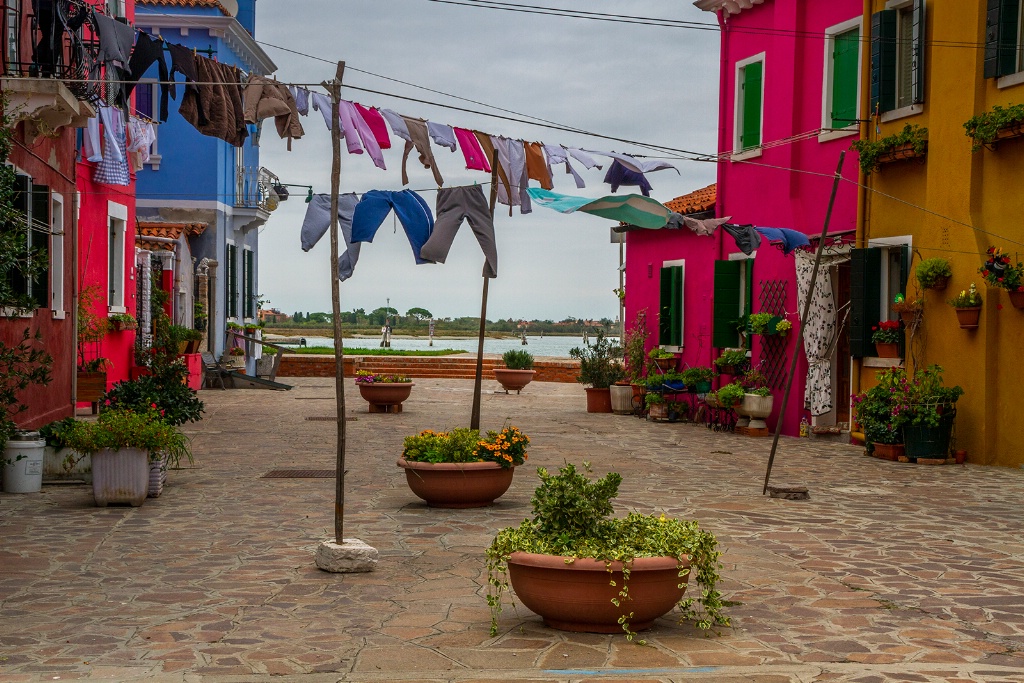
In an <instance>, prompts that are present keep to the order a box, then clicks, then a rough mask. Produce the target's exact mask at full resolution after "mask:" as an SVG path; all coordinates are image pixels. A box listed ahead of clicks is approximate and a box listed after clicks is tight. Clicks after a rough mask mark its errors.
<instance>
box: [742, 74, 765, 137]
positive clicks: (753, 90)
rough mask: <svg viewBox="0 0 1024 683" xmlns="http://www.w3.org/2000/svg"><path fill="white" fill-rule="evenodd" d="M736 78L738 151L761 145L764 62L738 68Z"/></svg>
mask: <svg viewBox="0 0 1024 683" xmlns="http://www.w3.org/2000/svg"><path fill="white" fill-rule="evenodd" d="M736 76H737V82H738V83H739V91H738V93H737V95H738V97H737V102H736V118H737V121H736V123H737V133H738V143H739V144H738V149H739V150H747V149H753V148H755V147H759V146H760V145H761V119H762V116H761V105H762V103H763V93H764V61H763V60H762V61H752V62H750V63H748V64H743V65H740V66H738V67H737V74H736Z"/></svg>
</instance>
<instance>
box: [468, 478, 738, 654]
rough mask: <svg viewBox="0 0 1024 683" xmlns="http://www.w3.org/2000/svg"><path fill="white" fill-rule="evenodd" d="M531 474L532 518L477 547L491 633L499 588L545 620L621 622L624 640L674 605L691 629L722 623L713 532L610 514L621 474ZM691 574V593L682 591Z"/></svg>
mask: <svg viewBox="0 0 1024 683" xmlns="http://www.w3.org/2000/svg"><path fill="white" fill-rule="evenodd" d="M584 468H585V469H586V470H587V472H589V471H590V467H589V465H588V464H587V463H584ZM537 475H538V476H539V477H540V480H541V483H540V485H539V486H538V487H537V489H536V490H535V491H534V494H533V497H532V505H533V518H532V519H526V520H523V522H522V524H520V525H519V526H515V527H508V528H505V529H502V530H501V531H499V532H498V534H497V536H495V538H494V540H493V541H492V542H491V545H490V547H489V548H488V549H487V569H488V583H489V586H490V588H489V591H488V595H487V604H488V605H489V606H490V608H491V635H497V633H498V618H499V616H500V615H501V608H502V602H503V600H502V598H503V595H504V593H505V592H506V591H507V590H508V588H509V587H511V588H512V590H514V591H515V594H516V595H517V596H518V597H519V599H520V600H521V601H522V603H523V604H524V605H525V606H526V607H528V608H529V609H531V610H533V611H534V612H536V613H537V614H539V615H540V616H541V617H542V618H543V619H544V623H545V624H547V625H548V626H549V627H551V628H557V629H562V630H568V631H586V632H595V633H615V632H618V631H619V630H622V631H625V633H626V637H627V638H629V639H632V638H633V636H634V635H635V633H636V631H640V630H642V629H645V628H648V627H649V626H650V625H651V624H652V623H653V621H654V620H655V619H657V618H658V617H660V616H662V615H664V614H666V613H667V612H669V611H670V610H671V609H672V608H673V607H674V606H676V605H678V606H679V607H680V609H681V610H682V617H683V619H689V620H692V621H693V622H694V623H695V624H696V626H697V627H699V628H701V629H711V628H713V627H714V626H716V625H720V626H727V625H728V624H729V619H728V617H727V616H726V615H725V614H724V613H723V611H722V610H723V603H722V598H721V594H720V593H719V592H718V590H717V583H718V580H719V575H718V571H719V569H720V568H721V565H720V564H719V562H718V558H719V555H720V552H719V550H718V542H717V540H716V539H715V537H714V535H713V534H711V533H710V532H707V531H704V530H702V529H701V528H700V527H699V526H698V524H697V523H696V522H692V521H683V520H678V519H670V518H667V517H666V516H665V515H664V514H662V515H660V516H659V515H654V514H651V515H644V514H641V513H639V512H636V511H634V512H630V513H629V514H628V515H627V516H626V517H625V518H616V517H613V516H612V512H613V507H612V503H611V501H612V499H613V498H615V497H616V496H617V495H618V489H619V484H620V483H621V481H622V477H621V476H619V475H618V474H617V473H615V472H609V473H608V474H606V475H605V476H604V477H602V478H601V479H598V480H596V481H593V482H592V481H590V480H589V479H588V477H587V476H586V475H585V474H584V473H583V472H578V471H577V470H576V467H575V466H574V465H572V464H566V465H565V466H564V467H562V468H560V469H559V472H558V474H554V475H552V474H548V472H547V471H546V470H545V469H543V468H539V469H538V470H537ZM691 575H692V576H694V577H695V579H696V582H697V587H696V589H697V590H696V597H694V598H688V599H683V594H684V591H685V590H686V586H687V583H688V581H689V578H690V576H691Z"/></svg>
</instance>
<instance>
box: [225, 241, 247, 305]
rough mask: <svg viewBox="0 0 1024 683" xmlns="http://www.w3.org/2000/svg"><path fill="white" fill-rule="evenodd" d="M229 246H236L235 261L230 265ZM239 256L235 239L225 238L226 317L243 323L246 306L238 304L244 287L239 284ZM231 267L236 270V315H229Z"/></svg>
mask: <svg viewBox="0 0 1024 683" xmlns="http://www.w3.org/2000/svg"><path fill="white" fill-rule="evenodd" d="M228 247H234V248H235V262H234V263H232V264H230V266H229V265H228V264H229V261H228ZM238 256H239V249H238V245H237V244H236V243H235V240H224V315H225V318H226V319H227V320H230V321H232V322H237V323H241V322H243V321H244V320H245V318H244V317H243V316H244V314H245V309H244V308H240V307H239V306H238V295H239V293H240V292H241V291H242V287H240V286H239V282H238V280H239V277H240V274H239V270H240V269H239V268H238ZM229 268H234V271H235V315H229V312H230V311H231V299H230V297H228V287H227V284H228V269H229Z"/></svg>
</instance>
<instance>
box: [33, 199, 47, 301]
mask: <svg viewBox="0 0 1024 683" xmlns="http://www.w3.org/2000/svg"><path fill="white" fill-rule="evenodd" d="M28 246H29V249H31V250H32V259H33V262H37V263H39V264H40V266H41V268H40V269H39V272H38V273H36V276H35V279H33V280H32V299H33V301H35V302H36V304H37V305H38V306H39V307H40V308H49V307H50V188H49V187H47V186H46V185H36V184H35V183H33V184H32V229H31V230H30V231H29V244H28Z"/></svg>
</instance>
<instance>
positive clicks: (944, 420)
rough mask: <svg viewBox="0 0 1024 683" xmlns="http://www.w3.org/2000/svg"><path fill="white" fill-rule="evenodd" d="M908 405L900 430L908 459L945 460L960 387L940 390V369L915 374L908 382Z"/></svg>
mask: <svg viewBox="0 0 1024 683" xmlns="http://www.w3.org/2000/svg"><path fill="white" fill-rule="evenodd" d="M907 391H908V397H907V399H906V403H907V404H908V405H909V411H908V412H907V417H906V423H905V424H904V426H903V438H904V444H905V452H906V455H907V457H908V458H911V459H912V460H917V459H931V460H945V459H946V458H947V457H948V456H949V444H950V437H951V435H952V431H953V420H954V419H955V418H956V402H957V401H958V400H959V399H960V397H961V396H963V394H964V390H963V388H962V387H960V386H952V387H946V386H943V381H942V368H941V367H940V366H938V365H930V366H928V367H927V368H925V369H924V370H917V371H916V372H915V373H914V376H913V378H910V379H909V380H908V382H907Z"/></svg>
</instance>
